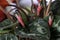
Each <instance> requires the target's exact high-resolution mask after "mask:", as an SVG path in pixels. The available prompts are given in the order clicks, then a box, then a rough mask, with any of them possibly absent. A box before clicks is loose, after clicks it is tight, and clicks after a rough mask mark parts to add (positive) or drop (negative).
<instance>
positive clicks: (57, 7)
mask: <svg viewBox="0 0 60 40" xmlns="http://www.w3.org/2000/svg"><path fill="white" fill-rule="evenodd" d="M50 10H51V11H52V12H53V14H54V15H60V1H57V0H56V1H54V2H52V4H51V8H50Z"/></svg>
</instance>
